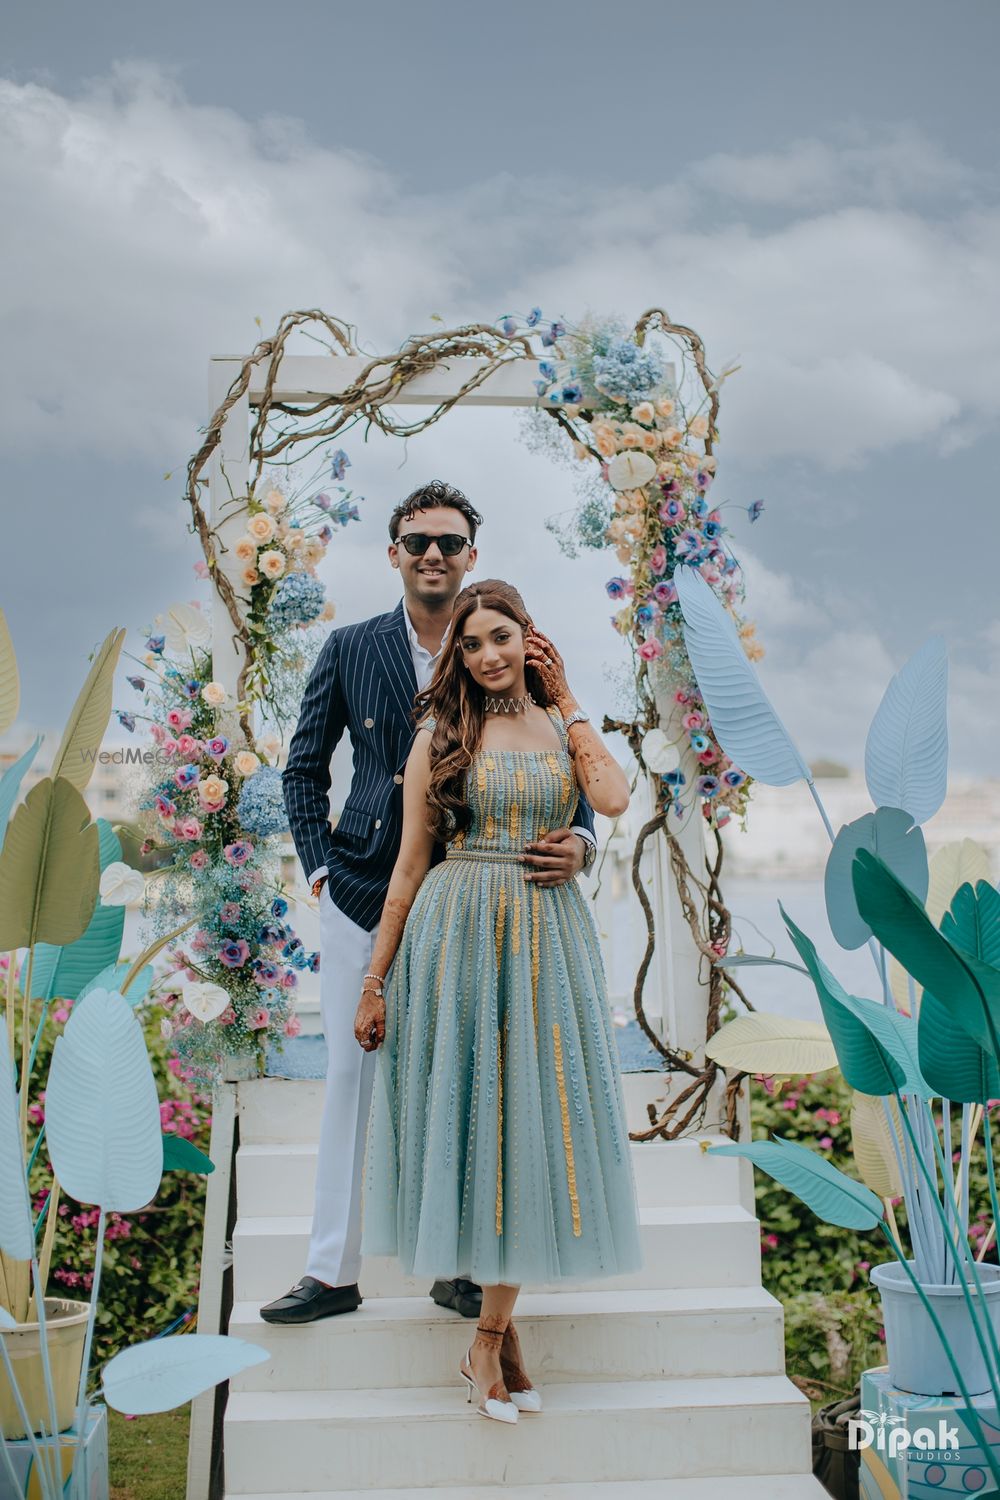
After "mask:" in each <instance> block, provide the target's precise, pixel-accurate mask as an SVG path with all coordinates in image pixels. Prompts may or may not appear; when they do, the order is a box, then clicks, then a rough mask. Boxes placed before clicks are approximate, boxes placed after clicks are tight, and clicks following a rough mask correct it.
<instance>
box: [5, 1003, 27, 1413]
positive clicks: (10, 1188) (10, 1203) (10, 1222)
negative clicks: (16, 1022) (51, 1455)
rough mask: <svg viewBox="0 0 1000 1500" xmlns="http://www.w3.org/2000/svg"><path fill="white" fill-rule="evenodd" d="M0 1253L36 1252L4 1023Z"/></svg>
mask: <svg viewBox="0 0 1000 1500" xmlns="http://www.w3.org/2000/svg"><path fill="white" fill-rule="evenodd" d="M0 1250H2V1251H3V1252H4V1254H5V1255H9V1256H10V1257H11V1259H12V1260H30V1259H31V1257H32V1256H33V1255H34V1253H35V1231H34V1228H33V1226H32V1222H31V1205H30V1204H29V1202H28V1184H27V1183H26V1182H25V1180H24V1151H23V1149H22V1146H21V1128H20V1123H19V1121H18V1115H17V1093H16V1090H15V1088H14V1066H13V1063H12V1062H11V1056H10V1052H9V1051H8V1048H7V1027H6V1025H5V1024H3V1023H0ZM0 1441H2V1440H0Z"/></svg>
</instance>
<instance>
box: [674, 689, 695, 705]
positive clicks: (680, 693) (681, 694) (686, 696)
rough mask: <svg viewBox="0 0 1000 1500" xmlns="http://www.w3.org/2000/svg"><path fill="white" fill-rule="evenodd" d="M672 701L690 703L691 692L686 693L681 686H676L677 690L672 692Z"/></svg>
mask: <svg viewBox="0 0 1000 1500" xmlns="http://www.w3.org/2000/svg"><path fill="white" fill-rule="evenodd" d="M674 702H675V703H690V702H691V694H690V693H686V692H685V691H684V689H683V688H678V689H677V691H676V693H675V694H674Z"/></svg>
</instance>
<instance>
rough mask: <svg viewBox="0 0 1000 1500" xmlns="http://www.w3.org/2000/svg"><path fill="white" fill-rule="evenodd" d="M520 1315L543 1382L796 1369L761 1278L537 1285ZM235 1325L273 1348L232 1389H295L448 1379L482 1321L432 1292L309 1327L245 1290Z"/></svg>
mask: <svg viewBox="0 0 1000 1500" xmlns="http://www.w3.org/2000/svg"><path fill="white" fill-rule="evenodd" d="M516 1317H517V1328H518V1334H519V1336H520V1340H521V1347H522V1349H523V1352H524V1358H525V1364H526V1367H527V1369H528V1370H529V1371H530V1373H531V1375H532V1378H533V1379H534V1381H535V1383H536V1385H538V1386H543V1385H545V1384H546V1383H547V1382H549V1381H555V1382H558V1383H563V1382H569V1381H573V1380H604V1381H608V1380H649V1379H663V1378H667V1377H669V1378H675V1377H682V1376H689V1377H690V1376H698V1377H701V1376H706V1375H780V1374H781V1373H782V1372H783V1370H784V1341H783V1316H782V1308H781V1304H780V1303H779V1302H777V1301H776V1300H775V1298H774V1297H772V1296H771V1295H770V1293H769V1292H765V1291H764V1290H763V1288H761V1287H736V1288H731V1287H695V1288H688V1289H685V1290H683V1291H662V1290H658V1291H625V1292H622V1291H601V1292H579V1291H576V1290H573V1291H569V1292H526V1293H523V1294H522V1295H521V1297H520V1298H519V1299H518V1304H517V1311H516ZM229 1332H230V1333H231V1334H234V1335H235V1336H236V1337H237V1338H241V1339H246V1340H248V1341H249V1342H250V1343H253V1344H260V1345H261V1346H262V1347H263V1348H265V1349H268V1350H269V1351H270V1353H271V1359H270V1360H269V1361H268V1363H267V1364H262V1365H255V1366H254V1367H253V1368H252V1369H250V1370H244V1371H243V1372H242V1374H240V1375H238V1376H236V1377H234V1379H233V1381H232V1382H231V1387H230V1388H231V1389H233V1390H244V1391H249V1390H286V1391H290V1390H351V1389H354V1388H355V1387H357V1386H365V1387H369V1388H373V1387H386V1386H414V1385H447V1384H448V1382H449V1381H450V1380H452V1379H453V1378H454V1375H455V1369H456V1366H457V1364H458V1360H459V1358H460V1357H461V1353H462V1350H463V1348H464V1346H465V1344H466V1343H467V1342H468V1341H469V1340H470V1339H471V1338H472V1332H473V1329H472V1326H471V1324H470V1322H469V1321H468V1320H467V1319H465V1318H463V1317H461V1316H460V1315H459V1314H458V1313H456V1312H452V1311H451V1310H450V1309H446V1308H441V1307H436V1306H435V1304H434V1303H433V1302H431V1300H430V1299H429V1298H428V1297H427V1296H426V1295H425V1296H423V1297H408V1298H399V1297H380V1298H374V1299H371V1300H366V1301H365V1302H364V1303H363V1304H362V1305H361V1307H360V1308H359V1309H358V1311H357V1312H355V1313H348V1314H343V1315H340V1316H337V1317H333V1318H323V1319H321V1320H319V1321H317V1322H315V1323H307V1324H304V1325H301V1326H299V1327H287V1326H281V1325H276V1324H273V1323H265V1322H264V1321H263V1320H262V1319H261V1317H260V1315H259V1305H258V1304H257V1303H249V1302H239V1303H237V1304H236V1306H235V1307H234V1308H233V1311H232V1314H231V1316H230V1320H229Z"/></svg>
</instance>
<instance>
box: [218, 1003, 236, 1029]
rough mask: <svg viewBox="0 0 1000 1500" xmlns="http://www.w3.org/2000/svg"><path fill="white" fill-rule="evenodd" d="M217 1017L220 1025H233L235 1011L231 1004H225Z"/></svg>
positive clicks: (234, 1022)
mask: <svg viewBox="0 0 1000 1500" xmlns="http://www.w3.org/2000/svg"><path fill="white" fill-rule="evenodd" d="M217 1019H218V1022H219V1025H220V1026H235V1024H236V1012H235V1011H234V1010H233V1007H232V1006H231V1005H227V1006H226V1008H225V1010H224V1011H223V1012H222V1014H221V1016H219V1017H218V1018H217Z"/></svg>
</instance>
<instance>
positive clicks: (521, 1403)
mask: <svg viewBox="0 0 1000 1500" xmlns="http://www.w3.org/2000/svg"><path fill="white" fill-rule="evenodd" d="M513 1331H514V1325H513V1321H512V1322H511V1323H509V1324H508V1332H513ZM514 1336H515V1338H516V1337H517V1335H516V1332H515V1333H514ZM505 1337H506V1335H505ZM518 1348H519V1349H520V1341H518ZM500 1371H501V1374H502V1375H503V1378H504V1382H505V1383H506V1382H507V1380H508V1378H509V1377H510V1376H511V1375H512V1374H513V1375H521V1376H524V1378H525V1379H527V1376H525V1373H524V1370H523V1369H522V1368H521V1366H520V1365H518V1364H515V1363H514V1361H513V1360H512V1359H505V1358H504V1355H503V1353H502V1352H501V1355H500ZM507 1393H508V1395H509V1396H510V1399H511V1400H512V1401H513V1403H514V1405H515V1406H516V1407H517V1409H518V1411H541V1409H542V1394H541V1391H536V1390H535V1388H534V1386H533V1385H531V1384H530V1382H529V1389H528V1390H526V1391H512V1390H511V1388H510V1386H509V1385H508V1386H507Z"/></svg>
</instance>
